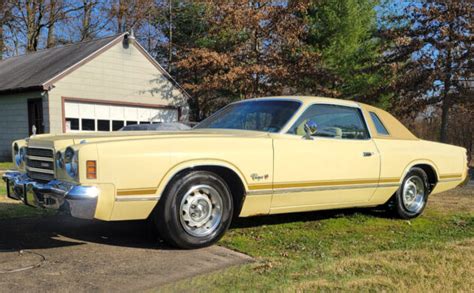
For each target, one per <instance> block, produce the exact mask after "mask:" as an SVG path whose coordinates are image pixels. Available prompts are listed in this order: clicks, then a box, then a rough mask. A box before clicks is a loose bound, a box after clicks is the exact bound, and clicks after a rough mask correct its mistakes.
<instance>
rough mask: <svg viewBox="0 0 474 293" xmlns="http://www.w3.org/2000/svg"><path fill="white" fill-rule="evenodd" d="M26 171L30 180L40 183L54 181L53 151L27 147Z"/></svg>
mask: <svg viewBox="0 0 474 293" xmlns="http://www.w3.org/2000/svg"><path fill="white" fill-rule="evenodd" d="M26 154H27V155H28V157H27V158H26V171H27V174H28V176H29V177H30V178H32V179H36V180H40V181H51V180H53V179H54V151H53V150H52V149H43V148H34V147H29V148H27V150H26Z"/></svg>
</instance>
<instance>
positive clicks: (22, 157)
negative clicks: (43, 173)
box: [20, 147, 26, 162]
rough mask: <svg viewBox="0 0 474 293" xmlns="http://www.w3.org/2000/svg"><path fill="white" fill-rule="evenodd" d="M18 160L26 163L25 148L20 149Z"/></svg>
mask: <svg viewBox="0 0 474 293" xmlns="http://www.w3.org/2000/svg"><path fill="white" fill-rule="evenodd" d="M20 159H21V161H22V162H24V161H26V147H22V148H20Z"/></svg>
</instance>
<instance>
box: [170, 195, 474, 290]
mask: <svg viewBox="0 0 474 293" xmlns="http://www.w3.org/2000/svg"><path fill="white" fill-rule="evenodd" d="M473 205H474V188H473V187H470V188H464V189H456V190H455V191H451V192H448V193H444V194H439V195H434V196H432V197H431V198H430V202H429V205H428V207H427V209H426V210H425V213H424V215H423V216H421V217H420V218H418V219H414V220H411V221H405V220H398V219H391V218H387V217H384V215H383V214H378V213H375V212H370V211H364V210H357V211H354V210H352V211H350V210H346V211H336V212H317V213H306V214H296V215H280V216H271V217H261V218H252V219H243V220H240V221H239V222H238V223H237V224H235V225H234V227H233V228H232V229H231V230H230V231H229V233H228V234H227V235H226V236H225V237H224V239H223V240H221V242H220V245H223V246H226V247H229V248H232V249H235V250H238V251H241V252H243V253H246V254H249V255H251V256H253V257H254V258H255V259H256V262H255V263H253V264H249V265H245V266H241V267H236V268H231V269H228V270H226V271H221V272H218V273H215V274H211V275H207V276H202V277H197V278H194V279H193V280H191V281H183V282H180V283H177V284H173V285H170V286H168V287H165V288H163V291H186V290H193V291H207V290H210V291H221V292H227V291H291V292H293V291H309V292H315V291H373V292H378V291H412V292H419V291H425V292H432V291H438V292H439V291H470V290H472V288H474V270H472V263H473V262H474V221H473V215H474V208H473Z"/></svg>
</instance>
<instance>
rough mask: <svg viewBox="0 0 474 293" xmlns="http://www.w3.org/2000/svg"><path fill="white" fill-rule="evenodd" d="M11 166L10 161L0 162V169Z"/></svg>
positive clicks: (10, 167)
mask: <svg viewBox="0 0 474 293" xmlns="http://www.w3.org/2000/svg"><path fill="white" fill-rule="evenodd" d="M12 168H13V163H12V162H0V170H8V169H12Z"/></svg>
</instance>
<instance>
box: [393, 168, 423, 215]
mask: <svg viewBox="0 0 474 293" xmlns="http://www.w3.org/2000/svg"><path fill="white" fill-rule="evenodd" d="M429 193H430V185H429V183H428V175H426V172H425V171H424V170H423V169H420V168H416V167H415V168H412V169H410V171H409V172H408V173H407V175H406V176H405V178H404V179H403V182H402V185H401V186H400V188H399V189H398V190H397V192H396V193H395V194H394V196H393V200H392V203H391V209H392V212H393V213H394V215H395V216H396V217H398V218H401V219H412V218H416V217H418V216H419V215H421V214H422V213H423V210H424V209H425V207H426V203H427V201H428V195H429Z"/></svg>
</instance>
